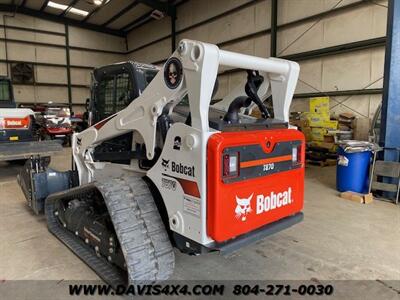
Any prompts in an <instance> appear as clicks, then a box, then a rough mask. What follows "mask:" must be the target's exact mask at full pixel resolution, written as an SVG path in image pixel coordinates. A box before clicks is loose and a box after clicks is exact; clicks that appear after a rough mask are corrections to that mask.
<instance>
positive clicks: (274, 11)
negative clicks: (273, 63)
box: [271, 0, 278, 57]
mask: <svg viewBox="0 0 400 300" xmlns="http://www.w3.org/2000/svg"><path fill="white" fill-rule="evenodd" d="M277 33H278V0H272V1H271V56H272V57H276V40H277Z"/></svg>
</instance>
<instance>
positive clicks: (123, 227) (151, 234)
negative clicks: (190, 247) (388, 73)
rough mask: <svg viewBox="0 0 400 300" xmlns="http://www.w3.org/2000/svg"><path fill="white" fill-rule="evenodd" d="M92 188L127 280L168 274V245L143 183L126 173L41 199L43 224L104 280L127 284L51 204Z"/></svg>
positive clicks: (148, 279)
mask: <svg viewBox="0 0 400 300" xmlns="http://www.w3.org/2000/svg"><path fill="white" fill-rule="evenodd" d="M93 189H97V190H99V191H100V193H101V194H102V196H103V199H104V201H105V203H106V205H107V208H108V211H109V213H110V216H111V220H112V222H113V224H114V228H115V231H116V234H117V237H118V240H119V242H120V245H121V249H122V251H123V254H124V257H125V262H126V267H127V270H128V280H129V283H131V284H132V283H149V282H155V281H158V280H165V279H168V278H169V276H171V275H172V273H173V269H174V264H175V257H174V252H173V248H172V246H171V243H170V241H169V238H168V234H167V232H166V230H165V227H164V224H163V222H162V220H161V217H160V215H159V212H158V210H157V207H156V205H155V203H154V200H153V197H152V195H151V193H150V190H149V188H148V186H147V184H146V183H145V182H144V180H143V179H142V178H141V177H140V176H135V175H130V176H124V177H121V178H111V179H109V180H108V181H103V182H100V181H95V182H93V183H90V184H88V185H84V186H80V187H77V188H73V189H70V190H68V191H65V192H61V193H57V194H53V195H51V196H49V197H48V198H47V199H46V207H45V210H46V216H47V223H48V228H49V231H50V232H51V233H53V234H54V235H55V236H56V237H57V238H58V239H60V240H61V241H62V242H63V243H64V244H66V245H67V246H68V247H69V248H70V249H71V250H72V251H73V252H74V253H75V254H76V255H77V256H78V257H79V258H81V259H82V260H83V261H84V262H85V263H86V264H88V265H89V266H90V267H91V268H92V269H93V270H94V271H95V272H96V273H97V274H98V275H99V276H100V277H101V278H102V279H103V280H104V281H105V282H107V283H108V284H110V285H112V286H113V287H116V286H117V285H120V284H127V282H126V273H125V272H123V271H122V270H120V269H119V268H117V267H116V266H114V265H112V264H110V263H109V262H108V261H107V260H106V259H105V258H103V257H98V256H97V255H96V253H95V251H94V250H93V249H92V248H91V247H89V246H88V245H86V244H85V243H84V242H83V241H82V240H81V239H80V238H77V237H76V236H75V235H74V234H73V233H71V232H70V231H68V230H66V229H64V228H63V227H62V225H61V224H60V222H59V221H58V218H57V217H56V216H55V215H54V202H55V201H56V200H57V199H60V198H70V199H74V198H79V197H80V196H82V195H83V194H85V193H87V192H90V191H92V190H93Z"/></svg>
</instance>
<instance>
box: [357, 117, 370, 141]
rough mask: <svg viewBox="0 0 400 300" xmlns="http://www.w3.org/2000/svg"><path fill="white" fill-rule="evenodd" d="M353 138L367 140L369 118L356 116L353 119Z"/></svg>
mask: <svg viewBox="0 0 400 300" xmlns="http://www.w3.org/2000/svg"><path fill="white" fill-rule="evenodd" d="M353 134H354V139H355V140H357V141H368V137H369V118H356V119H355V120H354V131H353Z"/></svg>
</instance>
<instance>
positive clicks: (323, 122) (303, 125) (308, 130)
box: [291, 97, 338, 165]
mask: <svg viewBox="0 0 400 300" xmlns="http://www.w3.org/2000/svg"><path fill="white" fill-rule="evenodd" d="M309 110H310V111H309V112H304V113H302V114H301V115H300V118H299V120H296V121H292V122H291V123H292V124H293V125H295V126H297V127H299V129H300V130H301V131H302V132H303V133H304V135H305V137H306V141H307V159H308V161H309V162H316V163H318V164H319V165H326V164H334V163H335V162H336V160H335V159H336V144H335V138H334V136H333V135H332V134H330V131H334V130H337V129H338V121H337V120H331V119H330V109H329V97H319V98H311V99H310V109H309Z"/></svg>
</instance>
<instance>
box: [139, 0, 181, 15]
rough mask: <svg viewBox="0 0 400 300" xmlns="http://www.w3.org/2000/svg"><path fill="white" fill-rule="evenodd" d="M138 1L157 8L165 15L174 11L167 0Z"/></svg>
mask: <svg viewBox="0 0 400 300" xmlns="http://www.w3.org/2000/svg"><path fill="white" fill-rule="evenodd" d="M138 2H140V3H142V4H144V5H147V6H148V7H151V8H153V9H156V10H159V11H161V12H163V13H165V14H167V15H169V16H170V15H171V14H172V13H173V11H174V6H173V5H170V4H169V3H168V2H161V1H158V0H138Z"/></svg>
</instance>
